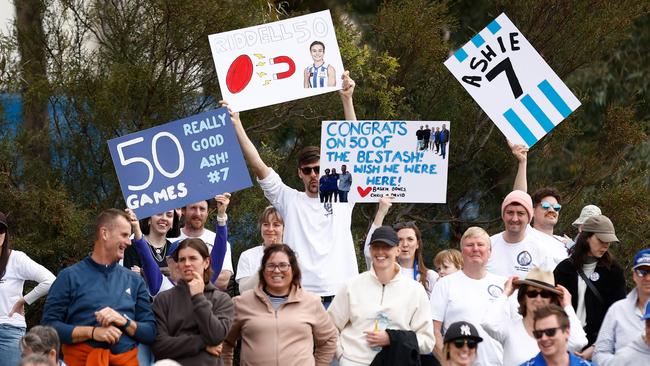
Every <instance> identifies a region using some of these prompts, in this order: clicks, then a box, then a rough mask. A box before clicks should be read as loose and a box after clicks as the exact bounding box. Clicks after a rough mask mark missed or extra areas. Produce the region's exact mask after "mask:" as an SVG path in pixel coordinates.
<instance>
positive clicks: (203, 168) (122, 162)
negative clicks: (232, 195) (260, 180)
mask: <svg viewBox="0 0 650 366" xmlns="http://www.w3.org/2000/svg"><path fill="white" fill-rule="evenodd" d="M108 147H109V149H110V152H111V157H112V158H113V164H114V166H115V172H116V173H117V177H118V179H119V181H120V187H121V188H122V194H123V195H124V200H125V201H126V205H127V206H128V207H129V208H131V209H133V210H134V211H135V212H136V214H137V215H138V217H149V216H151V215H153V214H156V213H159V212H163V211H167V210H170V209H173V208H176V207H182V206H185V205H186V204H189V203H193V202H198V201H201V200H204V199H209V198H212V197H213V196H214V195H215V194H220V193H223V192H234V191H237V190H240V189H244V188H247V187H250V186H251V180H250V176H249V175H248V169H247V168H246V163H245V161H244V157H243V155H242V152H241V149H240V147H239V143H238V141H237V137H236V135H235V130H234V128H233V126H232V122H231V120H230V114H229V113H228V110H227V109H226V108H220V109H216V110H212V111H209V112H205V113H201V114H197V115H195V116H192V117H187V118H184V119H181V120H178V121H173V122H169V123H166V124H164V125H160V126H156V127H153V128H150V129H147V130H144V131H139V132H135V133H132V134H129V135H126V136H121V137H118V138H115V139H112V140H110V141H108Z"/></svg>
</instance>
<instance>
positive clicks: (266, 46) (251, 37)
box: [209, 10, 343, 111]
mask: <svg viewBox="0 0 650 366" xmlns="http://www.w3.org/2000/svg"><path fill="white" fill-rule="evenodd" d="M209 41H210V48H211V50H212V56H213V59H214V65H215V68H216V71H217V76H218V77H219V86H220V87H221V94H222V97H223V99H224V100H227V101H228V103H229V104H230V107H231V108H233V110H235V111H244V110H248V109H253V108H259V107H264V106H268V105H272V104H276V103H282V102H286V101H290V100H294V99H299V98H305V97H309V96H313V95H318V94H323V93H327V92H332V91H335V90H339V89H341V85H342V81H341V75H343V62H342V61H341V54H340V52H339V49H338V44H337V41H336V35H335V32H334V25H333V24H332V17H331V16H330V13H329V11H328V10H326V11H321V12H318V13H314V14H309V15H304V16H300V17H295V18H291V19H286V20H282V21H278V22H273V23H268V24H262V25H258V26H254V27H249V28H244V29H238V30H234V31H230V32H224V33H219V34H213V35H210V37H209Z"/></svg>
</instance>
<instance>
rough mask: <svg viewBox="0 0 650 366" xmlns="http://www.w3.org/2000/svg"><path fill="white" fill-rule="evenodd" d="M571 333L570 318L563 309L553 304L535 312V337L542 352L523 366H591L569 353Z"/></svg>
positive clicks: (589, 363) (522, 365)
mask: <svg viewBox="0 0 650 366" xmlns="http://www.w3.org/2000/svg"><path fill="white" fill-rule="evenodd" d="M570 333H571V331H570V328H569V317H568V316H567V314H566V313H565V312H564V310H562V308H561V307H559V306H557V305H555V304H551V305H548V306H545V307H542V308H539V309H537V310H535V315H534V316H533V336H534V337H535V339H536V340H537V346H538V347H539V350H540V352H539V353H538V354H537V356H535V357H534V358H532V359H530V360H528V361H526V362H524V363H522V364H521V366H546V365H554V366H589V365H591V362H589V361H585V360H583V359H582V358H580V357H578V356H576V355H574V354H572V353H570V352H569V351H568V345H567V344H568V341H569V335H570Z"/></svg>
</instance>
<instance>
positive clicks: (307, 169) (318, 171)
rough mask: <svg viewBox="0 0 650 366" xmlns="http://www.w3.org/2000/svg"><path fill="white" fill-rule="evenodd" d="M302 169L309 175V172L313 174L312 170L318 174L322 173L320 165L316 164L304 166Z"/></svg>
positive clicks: (303, 172)
mask: <svg viewBox="0 0 650 366" xmlns="http://www.w3.org/2000/svg"><path fill="white" fill-rule="evenodd" d="M300 171H301V172H302V174H304V175H309V174H311V172H314V173H316V174H317V175H318V174H320V166H319V165H316V166H303V167H302V168H300Z"/></svg>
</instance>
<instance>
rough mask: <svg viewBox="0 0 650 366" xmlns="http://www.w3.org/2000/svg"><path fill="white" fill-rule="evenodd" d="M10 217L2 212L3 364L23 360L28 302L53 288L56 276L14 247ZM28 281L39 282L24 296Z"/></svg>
mask: <svg viewBox="0 0 650 366" xmlns="http://www.w3.org/2000/svg"><path fill="white" fill-rule="evenodd" d="M8 229H9V226H8V225H7V216H5V214H3V213H2V212H0V355H2V358H0V365H11V366H13V365H17V364H18V363H19V362H20V349H19V342H20V339H21V338H22V337H23V335H24V334H25V329H26V328H27V325H26V323H25V304H32V303H33V302H34V301H36V300H37V299H38V298H40V297H41V296H44V295H45V294H47V292H48V291H49V290H50V286H51V285H52V282H54V280H55V277H54V275H53V274H52V272H50V271H49V270H48V269H47V268H45V267H43V266H41V265H40V264H38V263H36V262H34V261H33V260H31V259H30V258H29V257H28V256H27V254H25V253H23V252H21V251H19V250H12V249H11V243H10V242H9V232H8ZM25 281H35V282H37V283H38V285H37V286H36V287H35V288H34V289H33V290H32V291H30V292H29V293H28V294H26V295H25V296H23V286H24V284H25Z"/></svg>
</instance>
